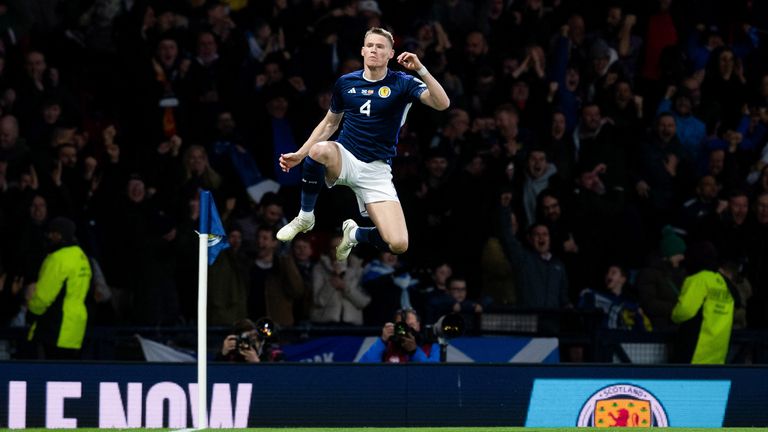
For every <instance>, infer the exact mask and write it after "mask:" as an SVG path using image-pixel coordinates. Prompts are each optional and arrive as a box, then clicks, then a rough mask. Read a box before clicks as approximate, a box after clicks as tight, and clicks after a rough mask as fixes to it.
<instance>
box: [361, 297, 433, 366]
mask: <svg viewBox="0 0 768 432" xmlns="http://www.w3.org/2000/svg"><path fill="white" fill-rule="evenodd" d="M394 321H395V322H394V323H391V322H388V323H386V324H384V327H382V329H381V337H380V338H378V339H376V342H374V344H373V345H371V347H370V348H368V351H366V352H365V354H363V356H362V357H361V358H360V360H359V362H360V363H382V362H383V363H408V362H427V363H437V362H439V361H440V347H439V346H438V345H437V344H436V343H425V342H424V337H423V335H422V334H421V322H420V321H419V316H418V314H417V313H416V311H415V310H413V309H402V310H398V311H397V312H395V319H394Z"/></svg>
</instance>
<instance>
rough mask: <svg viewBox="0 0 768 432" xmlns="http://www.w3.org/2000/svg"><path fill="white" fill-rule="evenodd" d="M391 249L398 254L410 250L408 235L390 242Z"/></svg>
mask: <svg viewBox="0 0 768 432" xmlns="http://www.w3.org/2000/svg"><path fill="white" fill-rule="evenodd" d="M389 249H390V250H391V251H392V253H393V254H396V255H400V254H403V253H405V251H407V250H408V237H403V238H399V239H395V240H393V241H392V242H390V243H389Z"/></svg>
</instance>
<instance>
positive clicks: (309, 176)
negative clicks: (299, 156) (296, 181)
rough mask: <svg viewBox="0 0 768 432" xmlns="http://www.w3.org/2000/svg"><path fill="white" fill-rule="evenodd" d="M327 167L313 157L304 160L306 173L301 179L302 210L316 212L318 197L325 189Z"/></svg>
mask: <svg viewBox="0 0 768 432" xmlns="http://www.w3.org/2000/svg"><path fill="white" fill-rule="evenodd" d="M324 178H325V165H323V164H321V163H320V162H317V161H316V160H314V159H312V158H311V157H309V156H307V157H306V158H304V172H303V175H302V177H301V185H302V186H301V210H302V211H305V212H307V213H311V212H313V211H314V210H315V204H316V203H317V196H318V195H320V189H322V187H323V181H324Z"/></svg>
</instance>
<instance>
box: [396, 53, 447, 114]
mask: <svg viewBox="0 0 768 432" xmlns="http://www.w3.org/2000/svg"><path fill="white" fill-rule="evenodd" d="M397 62H398V63H400V64H401V65H403V67H405V68H406V69H408V70H412V71H415V72H416V73H418V74H419V77H420V78H421V80H422V81H424V84H426V85H427V90H425V91H424V92H423V93H422V94H421V96H420V98H419V99H421V102H422V103H424V104H425V105H428V106H430V107H432V108H434V109H436V110H438V111H443V110H445V109H447V108H448V107H449V106H450V105H451V100H450V99H449V98H448V95H447V94H446V93H445V90H444V89H443V86H442V85H440V83H439V82H437V80H436V79H435V77H433V76H432V74H431V73H429V71H428V70H427V68H426V67H425V66H424V65H423V64H422V63H421V60H419V57H418V56H417V55H416V54H414V53H410V52H408V51H404V52H402V53H400V55H399V56H397Z"/></svg>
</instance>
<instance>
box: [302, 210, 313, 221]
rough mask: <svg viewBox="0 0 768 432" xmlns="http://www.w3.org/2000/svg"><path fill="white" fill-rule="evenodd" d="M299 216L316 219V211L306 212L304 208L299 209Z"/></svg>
mask: <svg viewBox="0 0 768 432" xmlns="http://www.w3.org/2000/svg"><path fill="white" fill-rule="evenodd" d="M299 217H300V218H302V219H314V218H315V211H314V210H312V211H310V212H305V211H304V210H299Z"/></svg>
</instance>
